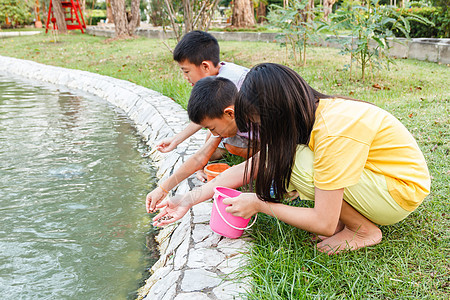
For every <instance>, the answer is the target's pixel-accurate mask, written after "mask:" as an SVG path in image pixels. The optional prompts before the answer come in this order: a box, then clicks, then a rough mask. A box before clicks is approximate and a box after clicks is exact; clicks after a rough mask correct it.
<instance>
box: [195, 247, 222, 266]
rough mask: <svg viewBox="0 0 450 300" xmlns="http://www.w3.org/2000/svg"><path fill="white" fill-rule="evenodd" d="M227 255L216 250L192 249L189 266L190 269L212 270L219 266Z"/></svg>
mask: <svg viewBox="0 0 450 300" xmlns="http://www.w3.org/2000/svg"><path fill="white" fill-rule="evenodd" d="M224 259H225V255H224V254H223V253H221V252H219V251H217V250H216V249H207V248H203V249H191V250H190V251H189V258H188V262H187V266H188V267H189V268H212V267H216V266H218V265H219V264H220V263H221V262H223V260H224Z"/></svg>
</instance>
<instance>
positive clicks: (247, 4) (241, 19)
mask: <svg viewBox="0 0 450 300" xmlns="http://www.w3.org/2000/svg"><path fill="white" fill-rule="evenodd" d="M253 10H254V9H253V1H252V0H235V1H234V6H233V18H232V23H231V25H232V26H235V27H237V28H246V27H253V26H255V16H254V14H253Z"/></svg>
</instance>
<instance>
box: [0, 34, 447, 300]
mask: <svg viewBox="0 0 450 300" xmlns="http://www.w3.org/2000/svg"><path fill="white" fill-rule="evenodd" d="M169 45H170V46H171V47H173V46H174V42H173V41H170V42H169ZM220 45H221V56H222V60H224V61H231V62H234V63H237V64H240V65H244V66H247V67H251V66H252V65H254V64H257V63H261V62H268V61H270V62H277V63H282V64H286V65H288V66H290V67H292V68H294V69H295V70H296V71H298V72H299V73H300V75H301V76H302V77H304V78H305V79H306V81H307V82H308V83H309V84H310V85H311V86H312V87H314V88H316V89H317V90H319V91H321V92H324V93H326V94H340V95H347V96H348V95H350V96H352V97H354V98H358V99H362V100H366V101H369V102H372V103H374V104H376V105H378V106H380V107H382V108H384V109H386V110H387V111H389V112H391V113H392V114H393V115H395V116H396V117H397V118H398V119H399V120H400V121H401V122H402V123H403V124H404V125H405V126H406V127H407V128H408V129H409V130H410V131H411V133H412V134H413V135H414V137H415V138H416V140H417V142H418V144H419V146H420V148H421V149H422V151H423V153H424V155H425V157H426V159H427V162H428V167H429V169H430V173H431V175H432V190H431V194H430V195H429V196H428V197H427V198H426V199H425V201H424V203H423V204H422V205H421V206H420V207H419V208H418V209H417V210H416V211H415V212H414V213H412V214H411V215H410V216H409V217H408V218H407V219H405V220H404V221H402V222H400V223H398V224H396V225H393V226H382V227H381V230H382V232H383V235H384V238H383V241H382V242H381V243H380V244H379V245H376V246H373V247H370V248H365V249H361V250H358V251H355V252H349V253H342V254H339V255H336V256H327V255H325V254H322V253H320V252H318V251H316V250H315V248H314V243H313V242H312V241H311V236H310V234H309V233H307V232H305V231H302V230H299V229H297V228H294V227H292V226H288V225H286V224H283V223H280V222H277V221H276V220H275V219H274V218H271V217H268V216H264V215H261V216H260V218H259V220H258V222H257V223H256V225H255V226H254V229H253V230H252V232H251V235H252V236H253V238H254V243H253V247H252V250H251V251H250V255H249V257H250V263H249V264H248V266H246V267H245V268H248V271H249V272H250V275H251V277H252V281H251V282H252V285H253V291H250V292H249V294H248V295H247V296H248V297H249V298H250V299H308V298H338V299H367V298H375V299H380V298H382V299H404V298H410V299H419V298H420V299H422V298H429V299H449V296H450V285H449V283H450V280H449V279H450V260H449V258H450V255H449V254H450V246H449V245H450V244H449V225H450V224H449V206H450V203H449V194H450V163H449V152H450V118H449V116H450V84H449V83H450V68H449V67H448V66H445V65H439V64H435V63H428V62H421V61H416V60H396V64H395V65H393V66H391V69H390V70H383V71H380V72H378V71H377V73H376V74H375V75H376V76H375V78H373V79H372V78H371V79H370V80H366V81H365V82H361V81H357V80H350V79H349V74H348V72H347V71H343V66H344V65H345V64H347V63H348V62H349V57H346V56H341V55H339V54H338V50H336V49H329V48H317V47H309V48H308V50H307V59H308V62H307V66H306V67H299V66H295V65H293V61H292V60H291V59H290V58H288V57H286V51H285V49H284V48H280V46H279V45H277V44H273V43H256V42H255V43H252V42H220ZM0 55H4V56H13V57H17V58H22V59H29V60H34V61H38V62H41V63H44V64H49V65H56V66H61V67H66V68H74V69H81V70H86V71H90V72H95V73H100V74H103V75H108V76H112V77H115V78H120V79H125V80H129V81H132V82H134V83H137V84H139V85H142V86H145V87H148V88H150V89H153V90H157V91H159V92H161V93H163V94H165V95H167V96H169V97H171V98H172V99H174V100H175V101H177V102H179V103H180V104H182V105H183V106H184V107H186V101H187V99H188V97H189V93H190V90H191V87H190V86H189V85H188V84H187V82H185V80H184V79H183V77H182V74H181V72H180V71H179V70H178V67H177V64H176V63H174V62H173V61H172V56H171V53H170V52H169V51H168V49H167V47H166V46H164V44H163V43H162V42H161V41H160V40H151V39H144V38H137V39H130V40H124V41H112V42H111V41H109V42H108V41H107V40H106V39H105V38H102V37H93V36H88V35H81V34H79V33H70V34H68V35H66V36H60V37H59V38H58V41H57V42H55V41H53V37H52V36H51V35H39V36H28V37H14V38H8V39H0ZM143 201H144V199H143ZM299 205H311V204H310V203H304V202H301V201H300V203H299Z"/></svg>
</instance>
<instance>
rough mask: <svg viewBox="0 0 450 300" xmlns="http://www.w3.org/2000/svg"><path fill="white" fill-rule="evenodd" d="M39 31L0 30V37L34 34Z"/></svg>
mask: <svg viewBox="0 0 450 300" xmlns="http://www.w3.org/2000/svg"><path fill="white" fill-rule="evenodd" d="M40 33H41V31H7V32H1V31H0V39H1V38H6V37H14V36H25V35H36V34H40Z"/></svg>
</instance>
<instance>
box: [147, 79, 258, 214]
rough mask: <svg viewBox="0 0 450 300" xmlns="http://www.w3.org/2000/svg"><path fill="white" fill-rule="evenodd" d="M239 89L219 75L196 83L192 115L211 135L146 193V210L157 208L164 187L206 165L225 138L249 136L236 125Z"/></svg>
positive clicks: (191, 108) (190, 103) (192, 118)
mask: <svg viewBox="0 0 450 300" xmlns="http://www.w3.org/2000/svg"><path fill="white" fill-rule="evenodd" d="M237 93H238V90H237V88H236V86H235V85H234V84H233V83H232V82H231V81H230V80H228V79H226V78H222V77H216V76H210V77H206V78H203V79H201V80H200V81H199V82H198V83H197V84H196V85H195V86H194V88H193V89H192V93H191V96H190V98H189V104H188V114H189V119H190V120H191V121H192V122H194V123H196V124H198V125H200V126H201V127H204V128H207V129H209V130H210V132H211V136H210V138H209V139H208V140H207V141H206V143H205V144H204V145H203V146H202V147H201V148H200V150H199V151H197V152H196V153H195V154H194V155H192V156H191V157H189V159H188V160H187V161H185V162H184V163H183V164H182V165H181V166H180V168H178V169H177V170H176V171H175V173H174V174H172V175H171V176H170V177H169V178H168V179H167V180H165V181H164V182H163V183H162V184H161V185H160V186H159V187H158V188H156V189H155V190H153V191H152V192H150V193H149V194H148V195H147V199H146V208H147V212H152V211H154V210H155V207H156V205H157V204H158V203H159V202H161V201H162V200H163V198H164V197H165V196H166V195H167V192H166V191H164V190H165V189H167V191H168V190H170V189H172V188H173V187H175V186H176V185H177V184H178V183H180V182H181V181H183V180H184V179H186V178H187V177H189V176H190V175H192V174H193V173H194V172H195V171H196V170H198V168H199V167H202V166H203V165H205V164H206V163H207V162H208V160H209V158H210V157H211V156H212V154H213V153H214V151H215V150H216V149H217V147H218V146H219V144H220V143H221V142H222V141H223V140H226V139H227V138H230V137H234V136H238V137H241V138H243V139H245V140H248V135H247V134H246V133H242V132H240V131H239V130H238V129H237V126H236V122H235V120H234V103H233V101H234V99H235V97H236V95H237ZM227 149H228V148H227ZM246 154H247V149H246ZM245 156H247V155H245ZM250 156H251V153H250ZM160 190H162V191H163V193H161V192H160Z"/></svg>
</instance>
